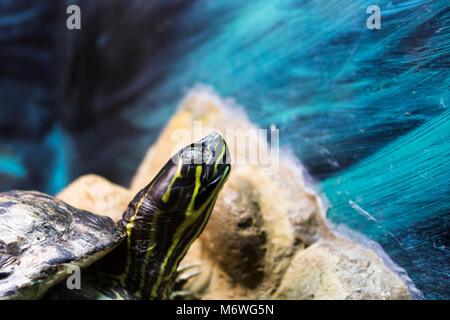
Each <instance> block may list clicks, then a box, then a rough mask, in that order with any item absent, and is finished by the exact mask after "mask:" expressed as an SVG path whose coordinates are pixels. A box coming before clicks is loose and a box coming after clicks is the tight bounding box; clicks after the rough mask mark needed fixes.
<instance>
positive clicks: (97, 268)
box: [50, 134, 230, 299]
mask: <svg viewBox="0 0 450 320" xmlns="http://www.w3.org/2000/svg"><path fill="white" fill-rule="evenodd" d="M199 155H200V157H199ZM201 156H203V158H202V157H201ZM228 157H229V151H228V149H227V147H226V144H225V142H224V141H223V139H222V138H221V137H220V136H219V135H217V134H213V135H210V136H208V137H206V138H204V139H202V140H201V141H199V142H197V143H195V144H192V145H191V146H188V147H186V148H184V149H182V150H181V151H180V152H179V153H178V154H176V155H175V156H174V157H173V158H172V159H171V160H169V161H168V162H167V164H166V165H165V166H164V167H163V168H162V169H161V171H160V172H159V173H158V174H157V176H156V177H155V178H154V179H153V181H152V182H150V183H149V185H147V186H146V187H145V188H143V189H142V190H141V191H140V192H139V193H138V194H137V195H136V196H135V198H134V199H133V201H131V203H130V204H129V206H128V208H127V209H126V211H125V213H124V215H123V218H122V219H121V220H120V221H119V222H118V225H119V227H120V229H121V230H123V231H124V232H125V233H126V239H125V240H124V241H123V242H122V243H121V244H120V245H119V246H118V247H117V248H116V249H115V250H114V251H112V252H111V253H110V254H109V255H108V256H106V257H105V258H104V259H102V260H101V261H100V262H98V263H96V264H94V266H92V267H91V268H89V269H88V270H86V272H85V273H84V276H83V283H82V289H81V290H68V289H66V286H65V284H62V285H60V286H58V287H57V288H56V289H55V290H54V291H53V293H51V295H50V296H52V297H58V298H66V299H167V298H170V297H171V294H172V289H173V284H174V278H175V276H176V270H177V267H178V265H179V263H180V261H181V260H182V259H183V257H184V256H185V254H186V252H187V251H188V249H189V247H190V245H191V244H192V242H193V241H194V240H195V239H197V238H198V236H199V235H200V234H201V232H202V231H203V229H204V228H205V226H206V223H207V222H208V219H209V216H210V214H211V211H212V209H213V207H214V204H215V201H216V199H217V196H218V194H219V192H220V190H221V188H222V187H223V184H224V183H225V181H226V179H227V177H228V175H229V172H230V165H229V162H230V161H229V158H228ZM192 162H196V163H192Z"/></svg>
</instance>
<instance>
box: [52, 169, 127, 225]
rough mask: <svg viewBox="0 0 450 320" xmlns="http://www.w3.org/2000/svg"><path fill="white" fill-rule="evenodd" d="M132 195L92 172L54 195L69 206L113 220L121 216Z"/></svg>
mask: <svg viewBox="0 0 450 320" xmlns="http://www.w3.org/2000/svg"><path fill="white" fill-rule="evenodd" d="M133 196H134V194H132V193H131V192H130V191H129V190H127V189H125V188H124V187H121V186H119V185H116V184H114V183H112V182H110V181H108V180H107V179H105V178H103V177H100V176H97V175H94V174H89V175H85V176H81V177H79V178H78V179H76V180H75V181H74V182H72V183H71V184H69V185H68V186H67V187H66V188H65V189H64V190H62V191H61V192H60V193H59V194H57V195H56V197H57V198H58V199H61V200H63V201H65V202H67V203H68V204H70V205H71V206H74V207H76V208H80V209H83V210H87V211H90V212H94V213H96V214H99V215H104V216H109V217H111V218H112V219H113V220H114V221H118V220H119V219H121V218H122V214H123V212H124V211H125V209H126V208H127V206H128V203H129V202H130V201H131V200H132V199H133Z"/></svg>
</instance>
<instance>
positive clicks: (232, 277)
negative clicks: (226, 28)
mask: <svg viewBox="0 0 450 320" xmlns="http://www.w3.org/2000/svg"><path fill="white" fill-rule="evenodd" d="M199 125H201V126H202V129H203V130H199V128H198V127H199ZM194 128H196V129H195V130H194ZM239 128H240V129H247V128H253V129H256V127H254V125H252V124H251V123H250V122H249V121H248V119H247V118H246V116H245V114H244V113H243V112H242V111H241V110H240V109H239V108H238V107H236V106H234V105H233V102H232V101H224V100H221V99H220V98H219V97H217V96H216V95H215V94H213V93H212V92H210V91H208V90H205V89H198V90H194V91H193V92H192V93H191V94H189V95H188V96H187V97H186V99H185V100H184V101H183V102H182V104H181V106H180V108H179V110H178V111H177V113H176V114H175V115H174V116H173V117H172V119H171V120H170V122H169V123H168V125H167V127H166V128H165V129H164V131H163V132H162V134H161V136H160V138H159V139H158V141H157V142H156V143H155V144H154V145H153V146H152V147H151V148H150V149H149V151H148V152H147V155H146V156H145V158H144V160H143V162H142V163H141V165H140V166H139V169H138V171H137V174H136V176H135V177H134V179H133V181H132V183H131V186H130V189H131V192H129V191H127V190H125V189H123V188H121V187H118V186H115V185H112V184H110V183H109V182H107V181H106V180H104V179H101V178H98V177H97V178H95V179H94V178H93V177H92V176H89V177H90V178H89V177H88V178H89V179H93V181H94V180H95V183H94V182H92V183H88V182H87V181H89V179H87V178H81V179H80V180H78V183H77V182H75V183H74V184H73V185H71V186H69V187H68V188H67V189H66V190H65V191H64V192H63V193H62V194H61V195H60V197H61V198H62V199H65V200H66V201H68V202H69V203H70V204H72V205H76V206H79V207H82V208H83V209H87V210H91V211H93V212H96V213H103V214H108V215H111V216H112V217H113V218H114V219H116V220H117V219H118V217H119V216H118V215H117V212H116V211H115V210H114V209H113V208H112V207H113V206H116V207H117V208H116V209H117V210H118V212H122V211H123V209H124V208H125V207H126V204H125V207H124V206H123V203H128V201H129V200H130V199H131V198H132V195H133V194H134V193H136V192H137V191H139V190H140V189H141V188H142V187H143V186H145V185H146V184H147V183H148V182H149V181H150V180H151V179H152V178H153V177H154V175H155V174H156V173H157V172H158V171H159V170H160V168H161V167H162V166H163V165H164V163H165V162H166V161H167V159H168V158H169V157H170V156H171V155H173V154H174V153H175V152H176V151H177V150H178V149H179V148H180V147H182V146H184V145H186V144H188V143H191V142H193V141H196V140H199V139H200V138H201V137H203V136H205V135H207V134H208V133H210V131H211V130H212V129H214V130H215V131H219V132H220V133H221V134H222V135H223V136H224V137H225V139H226V141H227V144H228V145H229V148H230V152H231V155H232V161H233V162H232V170H231V174H230V177H229V180H228V182H227V183H226V184H225V187H224V189H223V190H222V192H221V194H220V196H219V198H218V200H217V203H216V206H215V208H214V212H213V214H212V215H211V219H210V222H209V223H208V225H207V227H206V229H205V230H204V232H203V234H202V236H201V237H200V238H199V239H198V240H197V241H195V242H194V244H193V245H192V247H191V249H190V250H189V252H188V254H187V255H186V258H185V259H184V260H183V262H182V263H183V264H188V263H192V262H199V261H202V262H203V265H202V270H203V272H202V274H201V275H200V276H199V277H197V278H196V279H194V280H192V281H191V282H190V283H188V286H189V288H190V289H191V290H194V291H195V292H197V294H198V295H199V297H201V298H203V299H268V298H269V299H270V298H273V299H409V298H410V294H409V292H408V289H407V287H406V285H405V284H404V283H403V282H402V281H401V280H400V279H399V278H398V277H397V276H396V275H395V274H394V273H392V272H391V271H390V270H389V269H388V268H387V267H386V266H385V265H384V264H383V262H382V260H381V259H380V258H379V257H378V256H377V255H376V254H375V253H373V252H372V251H370V250H367V249H363V248H362V247H360V246H358V245H356V244H354V243H352V242H350V241H348V240H345V239H342V238H339V237H337V236H335V235H334V234H333V233H332V232H331V231H330V230H329V229H328V227H327V224H326V219H325V217H324V213H323V212H324V210H323V208H322V205H321V201H320V198H318V197H317V196H316V195H315V193H314V192H313V191H311V190H310V189H308V188H307V187H306V186H305V185H304V183H303V181H304V177H303V174H302V170H301V167H300V166H299V164H298V163H296V161H295V159H293V158H291V157H289V156H288V155H286V154H280V157H279V158H278V155H277V154H268V155H267V157H266V158H264V160H271V161H272V162H270V163H272V164H274V163H275V164H276V165H273V166H271V165H263V164H249V161H240V160H239V158H238V157H237V155H239V152H238V151H240V150H239V149H238V148H239V147H242V146H243V145H244V146H245V147H244V149H245V150H247V151H248V149H249V148H251V147H252V146H255V145H256V146H258V147H259V148H262V150H266V149H267V140H266V139H265V138H264V139H258V138H257V137H256V136H251V135H248V136H247V140H245V141H244V140H239V137H233V136H232V134H228V132H227V129H239ZM245 134H246V132H245V131H241V132H240V133H239V134H238V136H239V135H240V136H242V135H245ZM267 150H269V149H267ZM241 151H242V150H241ZM261 159H263V158H261ZM278 159H279V161H278ZM247 160H248V159H247ZM261 162H263V163H266V164H267V163H269V162H267V161H260V163H261ZM274 168H275V169H276V170H273V169H274ZM269 171H272V172H274V174H267V173H268V172H269ZM86 179H87V180H86ZM105 199H108V201H107V202H106V203H103V202H104V201H106V200H105ZM86 205H89V206H90V207H87V206H86ZM119 207H120V210H119ZM100 211H102V212H100ZM120 214H121V213H120ZM119 218H120V217H119Z"/></svg>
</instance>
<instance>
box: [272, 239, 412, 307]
mask: <svg viewBox="0 0 450 320" xmlns="http://www.w3.org/2000/svg"><path fill="white" fill-rule="evenodd" d="M274 298H276V299H315V300H317V299H351V300H357V299H410V294H409V292H408V289H407V288H406V286H405V284H404V283H403V282H402V281H401V280H400V279H398V278H397V277H396V276H395V275H394V274H393V273H392V272H390V271H389V270H388V269H387V267H386V266H385V265H384V264H383V262H382V261H381V259H380V258H378V256H376V255H375V254H374V253H373V252H372V251H370V250H366V249H362V248H360V247H359V246H356V245H354V244H352V243H350V242H348V241H345V240H343V239H339V238H336V239H334V240H332V241H330V240H328V241H319V242H317V243H315V244H313V245H312V246H310V247H308V248H307V249H305V250H300V251H298V252H297V253H296V255H295V257H294V258H293V259H292V262H291V266H290V267H289V269H288V270H287V272H286V274H285V275H284V277H283V281H282V282H281V285H280V287H279V288H278V290H277V292H276V293H275V295H274Z"/></svg>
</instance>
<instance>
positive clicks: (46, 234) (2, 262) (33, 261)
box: [0, 191, 125, 299]
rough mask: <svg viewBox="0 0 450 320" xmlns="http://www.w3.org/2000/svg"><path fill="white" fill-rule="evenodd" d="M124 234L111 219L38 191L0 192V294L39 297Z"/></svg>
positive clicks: (103, 253) (82, 266) (116, 241)
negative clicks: (74, 267) (75, 267)
mask: <svg viewBox="0 0 450 320" xmlns="http://www.w3.org/2000/svg"><path fill="white" fill-rule="evenodd" d="M124 238H125V233H124V232H123V231H121V230H120V229H119V228H118V226H117V225H116V224H115V223H114V222H113V220H112V219H110V218H109V217H106V216H99V215H96V214H94V213H91V212H88V211H84V210H80V209H77V208H74V207H72V206H70V205H68V204H67V203H65V202H63V201H61V200H58V199H56V198H54V197H51V196H49V195H46V194H43V193H40V192H35V191H10V192H5V193H0V299H37V298H40V297H42V295H43V294H44V293H45V292H46V291H47V290H48V289H49V288H51V287H52V286H54V285H56V284H57V283H59V282H61V281H62V280H64V279H65V278H67V277H69V276H70V275H71V274H72V273H73V266H77V267H80V268H84V267H87V266H89V265H90V264H91V263H93V262H95V261H97V260H98V259H100V258H101V257H103V256H104V255H105V254H107V253H108V252H109V251H111V250H112V249H113V248H114V247H115V246H116V245H117V244H119V243H120V242H121V240H123V239H124Z"/></svg>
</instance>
